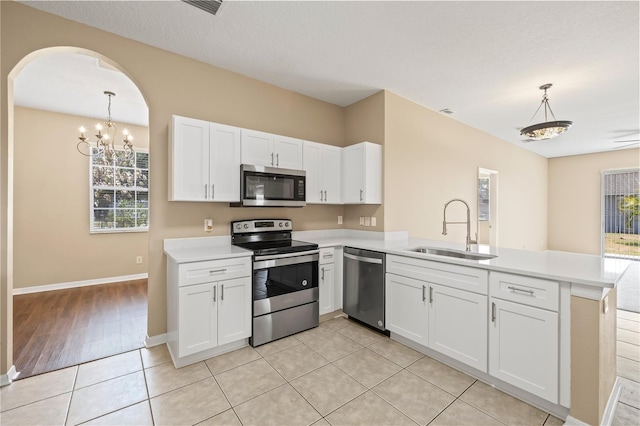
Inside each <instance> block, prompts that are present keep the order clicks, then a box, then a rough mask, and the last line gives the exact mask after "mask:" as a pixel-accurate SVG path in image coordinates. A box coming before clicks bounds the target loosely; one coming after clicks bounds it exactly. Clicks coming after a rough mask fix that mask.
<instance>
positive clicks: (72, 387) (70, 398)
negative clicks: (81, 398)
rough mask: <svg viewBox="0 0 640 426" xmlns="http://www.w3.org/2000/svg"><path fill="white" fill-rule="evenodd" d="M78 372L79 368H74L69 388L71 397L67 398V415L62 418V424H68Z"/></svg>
mask: <svg viewBox="0 0 640 426" xmlns="http://www.w3.org/2000/svg"><path fill="white" fill-rule="evenodd" d="M79 372H80V366H79V365H77V366H76V374H75V375H74V377H73V386H71V396H70V397H69V404H68V405H67V414H66V415H65V416H64V424H65V425H66V424H67V423H68V422H69V413H71V402H72V401H73V394H74V393H75V388H76V381H77V380H78V373H79Z"/></svg>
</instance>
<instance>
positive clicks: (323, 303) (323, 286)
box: [318, 263, 335, 315]
mask: <svg viewBox="0 0 640 426" xmlns="http://www.w3.org/2000/svg"><path fill="white" fill-rule="evenodd" d="M319 269H320V280H319V281H318V287H319V289H318V291H319V292H320V315H323V314H328V313H329V312H333V311H334V309H333V286H334V281H335V280H334V277H335V268H334V266H333V263H327V264H324V265H320V266H319Z"/></svg>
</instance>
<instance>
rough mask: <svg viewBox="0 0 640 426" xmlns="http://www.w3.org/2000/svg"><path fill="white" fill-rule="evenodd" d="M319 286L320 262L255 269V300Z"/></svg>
mask: <svg viewBox="0 0 640 426" xmlns="http://www.w3.org/2000/svg"><path fill="white" fill-rule="evenodd" d="M314 287H318V262H305V263H298V264H295V265H286V266H275V267H272V268H266V269H257V270H255V271H253V300H262V299H267V298H269V297H275V296H280V295H282V294H287V293H293V292H296V291H300V290H307V289H310V288H314Z"/></svg>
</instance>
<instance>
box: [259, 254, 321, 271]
mask: <svg viewBox="0 0 640 426" xmlns="http://www.w3.org/2000/svg"><path fill="white" fill-rule="evenodd" d="M302 253H303V254H302V255H300V254H298V255H297V256H291V254H286V255H285V254H279V255H275V256H256V258H255V260H254V262H253V270H254V271H255V270H257V269H267V268H273V267H276V266H286V265H297V264H300V263H308V262H317V261H318V260H319V259H320V254H319V253H320V251H319V250H313V251H305V252H302Z"/></svg>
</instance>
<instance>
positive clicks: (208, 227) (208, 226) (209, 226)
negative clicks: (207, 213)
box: [204, 219, 213, 232]
mask: <svg viewBox="0 0 640 426" xmlns="http://www.w3.org/2000/svg"><path fill="white" fill-rule="evenodd" d="M204 230H205V232H211V231H213V219H205V220H204Z"/></svg>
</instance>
